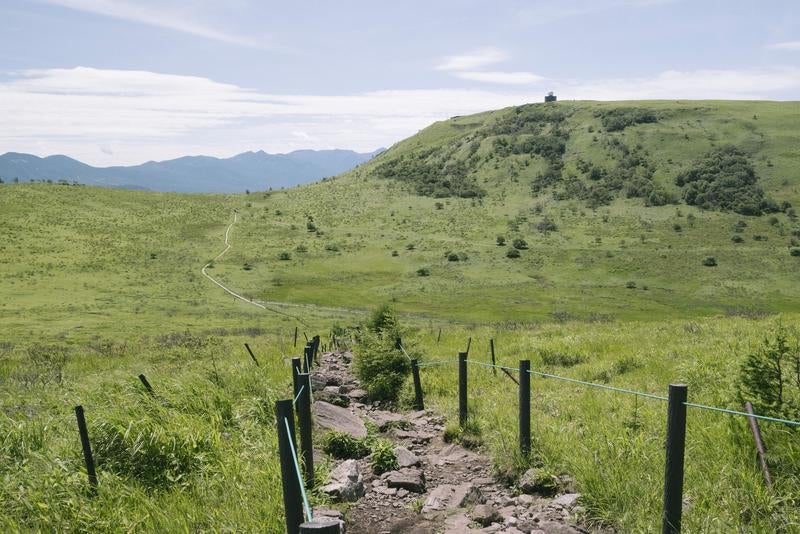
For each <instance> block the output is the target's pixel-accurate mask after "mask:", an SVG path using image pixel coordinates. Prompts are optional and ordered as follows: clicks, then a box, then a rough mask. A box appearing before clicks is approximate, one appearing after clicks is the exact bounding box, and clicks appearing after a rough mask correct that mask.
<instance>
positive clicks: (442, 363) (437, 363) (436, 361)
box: [417, 360, 457, 367]
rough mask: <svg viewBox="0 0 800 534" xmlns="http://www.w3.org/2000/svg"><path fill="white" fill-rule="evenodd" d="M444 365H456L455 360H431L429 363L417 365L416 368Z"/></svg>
mask: <svg viewBox="0 0 800 534" xmlns="http://www.w3.org/2000/svg"><path fill="white" fill-rule="evenodd" d="M446 363H457V362H456V360H433V361H430V362H422V363H419V364H417V367H432V366H434V365H444V364H446Z"/></svg>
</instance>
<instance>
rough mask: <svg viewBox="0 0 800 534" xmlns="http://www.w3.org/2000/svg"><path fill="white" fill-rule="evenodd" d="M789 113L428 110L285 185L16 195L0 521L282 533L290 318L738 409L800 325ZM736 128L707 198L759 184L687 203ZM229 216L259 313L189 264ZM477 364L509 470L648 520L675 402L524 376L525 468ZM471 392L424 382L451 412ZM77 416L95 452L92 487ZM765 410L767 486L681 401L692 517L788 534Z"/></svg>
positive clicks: (450, 382) (508, 416)
mask: <svg viewBox="0 0 800 534" xmlns="http://www.w3.org/2000/svg"><path fill="white" fill-rule="evenodd" d="M554 109H555V111H553V110H554ZM643 110H644V111H643ZM637 121H639V122H637ZM799 123H800V104H797V103H771V102H717V101H702V102H683V101H682V102H666V101H658V102H635V103H627V102H606V103H598V102H563V103H562V102H559V103H558V106H557V107H556V108H553V107H544V106H543V105H532V106H525V107H522V108H508V109H504V110H498V111H492V112H486V113H482V114H479V115H474V116H469V117H457V118H453V119H451V120H449V121H443V122H440V123H436V124H433V125H432V126H430V127H429V128H427V129H425V130H423V131H422V132H420V133H419V134H418V135H416V136H414V137H411V138H409V139H407V140H405V141H402V142H401V143H398V144H397V145H395V146H394V147H392V148H391V149H390V150H388V151H387V152H385V153H383V154H382V155H380V156H378V157H377V158H375V159H374V160H373V161H371V162H369V163H366V164H363V165H362V166H360V167H358V168H356V169H354V170H353V171H350V172H348V173H345V174H343V175H340V176H337V177H332V178H328V179H325V180H323V181H321V182H318V183H315V184H310V185H306V186H302V187H298V188H293V189H288V190H281V191H259V192H252V193H250V194H246V195H244V194H242V195H184V194H165V193H151V192H140V191H124V190H114V189H99V188H89V187H83V186H66V185H57V184H8V183H6V184H3V185H0V232H1V235H2V238H0V324H2V330H0V385H1V386H2V387H0V484H1V485H0V501H2V502H3V504H4V506H3V509H2V511H0V527H2V530H3V531H11V532H13V531H52V530H56V531H69V530H76V531H98V530H100V531H119V532H122V531H131V530H144V529H147V530H159V531H180V532H183V531H187V532H188V531H196V530H219V531H246V532H263V531H268V532H280V531H281V530H282V525H281V517H280V513H281V505H282V503H281V495H280V485H279V476H280V475H279V466H278V462H277V456H276V452H275V451H276V443H275V438H274V430H273V428H274V415H273V412H272V410H273V403H274V400H275V399H279V398H287V397H288V395H289V394H290V369H289V365H288V363H287V360H286V358H287V357H289V356H291V355H294V354H297V352H298V349H295V348H294V346H293V339H292V337H293V333H294V329H295V327H298V328H299V331H300V337H301V340H302V333H303V332H305V333H307V334H308V335H309V336H311V335H312V334H321V335H322V336H323V341H325V340H327V338H328V332H330V331H331V330H332V329H333V328H334V327H337V328H338V327H349V326H354V325H356V324H358V323H359V322H360V321H362V320H363V319H364V317H365V316H366V313H367V312H368V311H370V310H372V309H374V308H375V307H376V306H378V305H380V304H384V303H389V304H390V305H391V306H392V307H394V308H395V309H396V310H397V312H398V314H399V316H400V320H401V322H402V324H403V325H404V326H405V327H406V328H407V329H408V333H407V334H406V337H405V338H404V341H405V342H406V343H407V344H408V345H409V346H410V347H413V348H414V349H415V350H417V351H419V352H420V353H421V354H423V355H424V358H425V359H426V360H429V361H433V360H440V359H454V358H455V356H456V353H457V352H458V351H459V350H464V347H465V344H466V340H467V338H468V337H472V338H473V344H472V347H471V351H470V354H471V358H475V359H477V360H481V361H488V355H487V349H488V340H489V338H494V339H495V340H496V342H497V349H498V351H497V352H498V358H499V360H500V362H501V363H503V364H504V365H510V366H511V367H516V365H517V363H518V361H519V360H520V359H526V358H527V359H530V360H531V361H532V366H533V368H534V369H535V370H536V369H538V370H543V371H545V372H551V373H554V374H559V375H564V376H569V377H573V378H579V379H582V380H589V381H592V382H596V383H601V384H609V385H613V386H616V387H623V388H630V389H635V390H639V391H645V392H649V393H655V394H659V395H664V394H666V388H667V385H668V384H669V383H671V382H677V381H682V382H685V383H687V384H688V386H689V397H690V400H691V401H693V402H698V403H704V404H710V405H714V406H720V407H727V408H733V409H740V406H739V400H738V398H737V395H736V392H737V380H738V378H739V373H740V369H741V366H742V363H743V362H744V361H745V358H746V357H747V356H748V355H749V354H751V353H752V352H753V351H756V350H757V349H758V347H759V346H760V344H761V343H762V340H763V339H764V338H765V337H770V336H773V335H774V331H775V329H776V328H777V327H778V325H779V324H781V325H783V326H784V327H785V328H787V329H788V330H789V331H790V332H791V331H793V329H797V328H798V326H800V315H799V314H798V312H800V310H799V309H798V307H797V302H798V299H800V284H798V282H797V281H798V279H800V256H799V255H793V254H795V252H794V251H795V250H798V246H800V245H798V239H800V223H799V222H798V221H797V216H796V212H795V211H794V210H795V208H794V206H798V207H800V180H798V177H800V150H798V147H800V130H798V129H797V124H799ZM553 140H555V141H553ZM728 145H733V146H734V147H736V150H737V151H738V152H737V154H738V157H739V159H740V160H742V161H746V162H747V164H746V165H744V171H743V170H742V168H743V167H742V166H741V165H740V166H739V167H737V168H736V169H735V171H736V173H738V174H736V173H732V178H731V180H732V181H728V182H726V183H724V184H716V185H718V186H719V187H720V188H722V189H720V191H723V192H730V190H731V189H732V188H733V189H735V188H736V187H738V184H739V182H738V181H737V180H739V179H740V177H741V176H744V175H745V174H747V173H746V172H745V171H746V170H747V169H751V170H752V172H753V173H754V176H756V177H757V182H756V185H755V187H754V186H753V184H750V185H748V186H747V187H744V186H743V187H742V188H741V189H737V190H736V191H734V193H735V194H733V195H732V196H731V197H730V199H731V203H730V204H727V205H726V204H724V203H722V204H720V202H722V201H721V200H719V199H720V197H719V196H713V195H710V194H709V195H707V199H706V200H705V201H704V202H705V204H703V202H700V201H696V203H695V204H694V205H692V204H687V198H689V197H686V194H687V191H688V190H689V189H690V188H691V186H690V185H683V186H681V185H678V182H679V177H682V176H688V175H690V171H691V170H692V169H699V168H701V167H702V165H703V164H705V163H707V162H708V161H710V159H709V158H710V156H709V154H714V153H715V152H714V151H716V150H719V149H722V147H725V146H728ZM704 158H705V159H704ZM4 178H5V177H4ZM742 179H744V178H742ZM6 181H8V180H6ZM726 188H727V189H726ZM759 191H762V192H763V198H762V197H760V196H759V194H760V193H759ZM691 198H692V199H694V197H691ZM704 198H705V197H704ZM753 199H756V201H758V202H761V203H760V204H759V203H758V202H756V201H754V200H753ZM692 201H693V202H694V200H692ZM754 202H755V203H754ZM792 205H793V206H792ZM731 206H733V207H731ZM753 206H755V207H756V208H759V210H760V212H761V213H760V214H759V215H754V214H750V213H743V212H747V211H748V210H752V209H753ZM762 207H763V209H762ZM737 210H738V212H737ZM234 212H237V214H238V217H237V219H238V220H237V222H236V224H235V225H234V226H233V227H232V228H231V231H230V242H231V244H232V248H231V249H230V250H229V251H228V252H227V254H225V255H224V256H223V257H222V258H220V259H218V260H215V261H213V264H212V266H211V268H210V269H209V270H208V272H209V274H211V275H212V276H214V277H215V278H216V279H218V280H220V281H221V282H222V283H224V284H226V285H228V286H229V287H230V288H231V289H233V290H234V291H237V292H239V293H241V294H243V295H245V296H246V297H248V298H252V299H255V300H256V301H258V302H262V303H264V304H265V305H267V306H268V308H269V309H268V310H264V309H260V308H258V307H255V306H253V305H251V304H249V303H246V302H242V301H240V300H236V299H234V298H232V297H231V296H230V295H228V294H226V293H225V292H224V291H222V290H221V289H220V288H218V287H217V286H215V285H213V284H212V283H211V282H210V281H208V280H207V279H205V278H204V277H203V276H202V275H201V272H200V270H201V268H202V267H203V265H205V264H206V263H208V262H210V261H211V260H212V259H214V258H215V257H217V255H218V254H219V253H220V252H221V251H222V250H223V248H224V244H223V235H224V233H225V229H226V228H227V227H228V225H229V224H230V223H231V222H232V221H233V216H234ZM498 238H502V239H498ZM501 241H502V243H500V242H501ZM522 241H524V243H522ZM515 242H516V245H518V246H515ZM511 250H516V251H517V253H516V254H517V255H518V257H509V256H514V255H515V253H511V254H509V252H510V251H511ZM710 260H713V261H710ZM276 312H279V313H276ZM439 328H442V331H443V334H442V340H441V341H440V342H439V343H437V342H436V336H437V333H438V329H439ZM793 335H796V334H793ZM793 339H794V338H793ZM244 342H249V343H250V344H251V346H253V347H254V349H255V350H256V353H257V355H258V356H259V358H260V360H261V362H262V365H261V367H259V368H256V367H254V364H253V363H252V362H251V361H250V360H249V358H248V356H247V355H246V353H245V352H244V350H243V347H242V344H243V343H244ZM795 342H796V339H795ZM301 344H302V343H301ZM139 373H145V374H146V375H147V376H148V378H149V379H150V380H151V382H152V383H153V386H154V388H155V389H156V392H157V396H156V397H155V398H151V397H150V396H148V395H147V394H146V393H145V392H144V390H143V388H142V387H141V385H140V384H139V382H138V380H137V378H136V376H137V375H138V374H139ZM470 376H471V379H472V380H473V381H472V386H471V387H472V388H473V389H472V390H471V391H470V396H471V410H472V414H473V423H472V424H473V428H472V429H471V430H472V431H474V432H476V433H477V434H478V438H479V441H480V442H481V443H482V444H483V445H482V446H483V447H485V448H486V450H487V451H488V452H489V453H490V454H491V455H492V457H493V459H494V461H495V465H496V468H497V471H498V473H499V474H500V475H501V476H507V477H509V479H511V478H513V476H515V475H516V474H517V473H519V471H520V470H522V469H524V468H525V467H527V466H529V465H537V466H543V467H544V468H546V469H548V470H550V471H552V472H553V473H554V474H560V473H562V472H563V473H568V474H570V475H572V476H573V477H574V478H575V480H576V483H577V485H578V489H579V491H580V492H581V493H582V494H583V495H584V507H585V510H586V512H585V513H586V516H585V517H584V518H583V519H584V520H585V521H587V522H589V523H597V524H604V525H609V526H612V527H615V528H617V529H619V530H620V531H623V532H655V531H657V530H658V529H659V528H660V519H659V515H660V493H661V491H662V484H663V462H664V458H663V439H664V428H665V408H666V407H665V405H664V403H662V402H660V401H653V400H648V399H639V400H638V401H637V400H636V399H635V398H634V397H629V396H622V395H620V394H616V393H612V392H608V391H603V390H599V389H587V388H583V387H580V386H576V385H571V384H568V383H564V382H558V381H554V380H552V379H541V378H535V377H534V378H533V379H532V388H533V429H534V449H535V450H534V454H533V455H532V457H531V458H528V459H524V458H520V457H519V456H518V454H517V453H516V452H515V443H516V441H515V440H516V424H515V417H516V412H515V406H516V400H515V399H516V389H515V386H514V384H513V383H512V382H511V381H510V380H509V379H508V378H506V377H504V376H503V375H502V374H498V375H497V376H495V375H493V374H492V373H491V371H490V370H487V369H485V368H483V367H479V366H475V365H473V366H471V367H470ZM472 377H474V378H472ZM455 380H456V369H455V367H454V366H450V365H444V366H432V367H426V368H424V370H423V387H424V388H425V391H426V400H427V401H428V403H429V404H430V405H431V406H434V407H435V408H436V409H438V410H440V411H441V412H442V413H444V414H446V415H447V417H448V418H449V419H450V420H451V421H452V420H453V419H456V420H457V414H456V400H457V399H456V381H455ZM407 386H408V385H407ZM408 395H409V389H408V387H406V390H405V395H404V398H406V399H407V398H408ZM76 404H83V405H84V407H85V408H86V413H87V419H88V421H89V431H90V435H91V437H92V439H93V444H94V446H95V447H97V448H98V455H99V457H100V458H101V459H102V461H101V462H100V465H99V473H100V489H99V493H98V495H97V496H95V497H91V496H90V495H89V494H88V493H87V488H86V483H85V473H83V471H82V469H83V468H82V458H81V453H80V446H79V441H78V437H77V432H76V429H75V423H74V414H73V411H72V410H73V407H74V406H75V405H76ZM762 427H763V430H764V433H765V439H766V441H767V446H768V449H769V451H770V455H771V456H770V461H771V464H772V465H773V468H774V471H775V472H774V476H775V479H776V484H775V487H774V488H773V490H772V491H767V490H766V489H765V487H764V484H763V481H762V479H761V473H760V471H759V469H758V464H757V461H756V459H755V456H754V449H753V444H752V438H751V437H750V436H749V434H748V432H749V430H748V428H747V425H746V420H744V419H742V418H738V417H733V416H727V415H724V414H719V413H711V412H705V411H698V410H690V412H689V422H688V436H687V466H686V469H687V471H686V483H685V521H686V530H687V531H691V532H731V531H743V532H774V531H786V532H794V531H800V527H799V526H798V520H800V516H798V514H797V512H796V508H797V502H796V496H797V494H798V489H799V487H798V475H800V473H798V471H797V467H796V466H797V465H798V463H797V461H796V460H797V458H798V452H800V451H798V450H797V441H796V434H795V433H793V432H790V431H789V430H788V429H787V428H785V427H782V426H781V425H775V424H770V423H764V424H763V425H762ZM322 472H323V473H324V469H322ZM312 498H313V499H314V500H315V501H317V502H319V499H320V497H319V496H313V497H312Z"/></svg>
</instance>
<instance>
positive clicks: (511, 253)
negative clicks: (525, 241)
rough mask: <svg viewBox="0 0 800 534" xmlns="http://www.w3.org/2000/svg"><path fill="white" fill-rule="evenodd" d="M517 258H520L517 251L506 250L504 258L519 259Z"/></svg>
mask: <svg viewBox="0 0 800 534" xmlns="http://www.w3.org/2000/svg"><path fill="white" fill-rule="evenodd" d="M519 257H520V253H519V250H517V249H515V248H510V249H508V250H507V251H506V258H511V259H515V258H519Z"/></svg>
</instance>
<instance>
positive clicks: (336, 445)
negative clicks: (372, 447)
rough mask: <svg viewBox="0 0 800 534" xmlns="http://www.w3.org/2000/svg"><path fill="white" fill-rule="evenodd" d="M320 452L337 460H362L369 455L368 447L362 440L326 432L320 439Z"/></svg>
mask: <svg viewBox="0 0 800 534" xmlns="http://www.w3.org/2000/svg"><path fill="white" fill-rule="evenodd" d="M322 450H323V451H325V452H326V453H327V454H329V455H330V456H333V457H334V458H336V459H339V460H349V459H351V458H356V459H357V458H363V457H365V456H366V455H368V454H369V447H367V445H366V443H365V442H364V440H363V439H357V438H354V437H353V436H351V435H350V434H348V433H347V432H328V433H327V434H325V435H324V436H323V437H322Z"/></svg>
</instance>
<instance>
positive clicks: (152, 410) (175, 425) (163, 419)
mask: <svg viewBox="0 0 800 534" xmlns="http://www.w3.org/2000/svg"><path fill="white" fill-rule="evenodd" d="M179 337H180V336H179ZM244 341H249V342H250V344H251V345H252V346H253V347H255V348H256V350H257V351H259V355H260V361H261V367H255V366H254V365H253V364H252V362H251V361H250V359H249V358H248V357H247V355H246V353H244V352H243V349H242V348H241V347H242V343H243V342H244ZM115 346H116V349H115V350H114V351H112V352H113V354H114V355H113V361H111V362H109V361H108V360H107V358H108V357H109V356H108V354H109V352H108V350H107V349H108V344H98V346H96V347H95V349H97V350H95V349H93V348H91V347H89V346H85V347H81V348H74V347H73V348H71V349H69V358H67V360H66V364H65V365H64V367H63V372H62V380H61V382H60V383H58V382H54V381H42V380H27V379H23V378H24V377H26V376H27V375H26V373H28V372H29V368H30V355H29V353H28V351H27V350H25V349H24V347H17V348H15V349H13V351H11V353H10V355H8V356H7V357H6V358H5V359H3V360H2V367H3V369H4V374H3V375H2V376H4V377H7V378H4V379H3V388H2V390H1V391H0V408H2V411H0V503H2V507H0V531H3V532H16V531H50V532H52V531H57V532H65V531H84V532H130V531H142V530H146V531H154V532H189V531H205V530H212V531H231V532H233V531H236V532H275V533H277V532H283V529H284V527H283V519H282V516H283V510H282V501H281V494H280V491H281V490H280V488H281V480H280V469H279V464H278V455H277V443H276V441H275V431H274V425H275V418H274V401H275V400H276V399H278V398H288V396H289V394H290V388H289V382H290V381H289V377H290V376H291V375H290V367H289V365H288V364H287V363H286V362H285V361H284V358H283V357H282V356H283V355H282V354H280V353H279V351H278V349H277V346H278V343H277V342H276V339H275V338H274V337H271V336H260V337H256V338H253V337H247V338H244V337H237V336H233V337H228V338H224V339H217V340H211V339H209V338H204V337H201V336H193V337H191V339H188V340H187V339H180V340H178V341H176V339H172V340H167V339H156V340H154V339H151V340H144V341H130V342H127V343H125V344H116V345H115ZM65 350H66V349H65ZM212 355H213V357H214V360H215V362H212V360H211V358H212ZM214 363H215V364H216V371H215V370H214V367H215V365H214ZM42 372H46V373H49V370H47V369H46V370H44V371H42ZM140 372H144V373H145V374H146V375H147V377H148V379H149V380H150V382H151V383H152V384H153V388H154V390H155V396H150V395H149V394H147V393H146V391H145V390H144V388H143V387H142V386H141V384H140V383H139V381H138V380H137V378H136V376H137V375H138V374H139V373H140ZM48 376H51V375H50V374H48ZM76 404H82V405H83V406H84V408H85V410H86V417H87V420H88V424H89V436H90V440H91V443H92V446H93V449H94V454H95V459H96V463H97V470H98V475H99V491H98V493H97V495H96V496H92V495H91V493H90V492H89V490H88V484H87V480H86V475H85V470H84V466H83V459H82V456H81V449H80V442H79V440H78V434H77V427H76V423H75V417H74V414H73V411H72V408H73V407H74V406H75V405H76Z"/></svg>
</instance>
